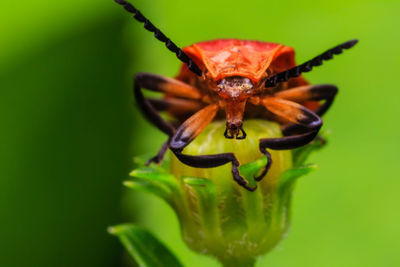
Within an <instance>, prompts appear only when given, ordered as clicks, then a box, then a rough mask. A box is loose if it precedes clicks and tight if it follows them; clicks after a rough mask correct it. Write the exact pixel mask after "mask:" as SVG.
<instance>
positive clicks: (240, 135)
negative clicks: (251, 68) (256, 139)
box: [216, 76, 254, 139]
mask: <svg viewBox="0 0 400 267" xmlns="http://www.w3.org/2000/svg"><path fill="white" fill-rule="evenodd" d="M216 84H217V86H216V92H217V94H218V95H219V96H220V97H221V98H222V99H223V102H224V104H225V113H226V130H225V133H224V135H225V137H226V138H230V139H231V138H236V139H244V138H246V133H245V131H244V130H243V128H242V121H243V113H244V109H245V106H246V102H247V98H248V97H249V96H250V95H251V94H252V92H253V89H254V85H253V83H252V82H251V81H250V79H249V78H245V77H239V76H233V77H226V78H223V79H222V80H220V81H219V82H217V83H216Z"/></svg>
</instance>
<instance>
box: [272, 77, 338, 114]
mask: <svg viewBox="0 0 400 267" xmlns="http://www.w3.org/2000/svg"><path fill="white" fill-rule="evenodd" d="M337 92H338V89H337V87H336V86H334V85H330V84H318V85H305V86H300V87H296V88H293V89H289V90H284V91H280V92H277V93H276V94H275V95H274V97H279V98H283V99H286V100H290V101H294V102H306V101H321V100H325V103H324V104H322V105H321V106H320V107H319V108H318V109H317V110H315V111H314V112H315V113H316V114H317V115H319V116H322V115H323V114H325V112H326V111H327V110H328V109H329V107H330V106H331V105H332V103H333V100H334V99H335V96H336V94H337Z"/></svg>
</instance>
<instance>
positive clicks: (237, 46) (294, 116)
mask: <svg viewBox="0 0 400 267" xmlns="http://www.w3.org/2000/svg"><path fill="white" fill-rule="evenodd" d="M114 1H115V2H117V3H118V4H120V5H122V6H123V7H124V8H125V10H126V11H128V12H130V13H132V14H134V18H135V19H136V20H137V21H139V22H141V23H144V28H145V29H146V30H148V31H150V32H153V33H154V36H155V38H157V39H158V40H159V41H161V42H163V43H165V45H166V47H167V48H168V49H169V50H170V51H171V52H173V53H175V54H176V56H177V58H178V59H179V60H180V61H182V62H183V65H182V67H181V70H180V73H179V74H178V76H177V77H175V79H173V78H168V77H163V76H160V75H156V74H149V73H138V74H136V75H135V78H134V95H135V98H136V102H137V104H138V106H139V108H140V109H141V111H142V112H143V114H144V116H145V117H146V118H147V119H148V120H149V121H150V122H151V123H153V124H154V125H155V126H156V127H157V128H158V129H160V130H161V131H163V132H164V133H166V134H167V135H168V136H169V138H168V140H167V142H165V143H164V144H163V146H162V147H161V149H160V151H159V152H158V154H157V155H156V156H155V157H153V158H152V159H150V160H149V161H148V163H150V162H155V163H159V162H161V161H162V159H163V157H164V154H165V152H166V150H167V149H168V148H169V149H171V150H172V152H173V153H174V154H175V156H176V157H177V158H178V159H179V160H180V161H181V162H183V163H184V164H186V165H189V166H192V167H197V168H213V167H217V166H221V165H224V164H227V163H231V164H232V174H233V178H234V180H235V181H236V182H237V183H238V184H239V185H241V186H243V187H244V188H246V189H247V190H250V191H254V190H255V189H256V187H250V186H249V185H248V182H247V181H246V180H245V179H244V178H243V177H242V176H241V175H240V173H239V170H238V167H239V165H240V164H239V161H238V160H237V159H236V157H235V155H234V154H233V153H222V154H215V155H201V156H194V155H187V154H183V153H182V151H183V149H184V148H185V147H186V146H187V145H188V144H189V143H190V142H191V141H192V140H193V139H195V138H196V136H198V135H199V134H200V133H201V131H202V130H203V129H204V128H205V127H206V126H207V125H208V124H209V123H210V122H211V121H212V120H213V119H214V118H216V117H217V113H218V111H220V110H225V115H226V130H225V132H224V136H225V137H226V138H235V139H244V138H246V132H245V131H244V129H243V126H242V121H243V115H244V112H245V109H246V117H255V118H265V119H268V120H273V121H277V122H278V123H280V124H281V127H282V134H283V137H280V138H265V139H260V145H259V149H260V151H261V153H262V154H264V155H265V156H266V157H267V159H268V162H267V164H266V166H265V167H264V168H263V170H262V172H261V174H260V175H259V176H257V177H255V180H256V181H260V180H261V179H262V178H263V177H264V176H265V175H266V174H267V172H268V169H269V167H270V166H271V163H272V160H271V155H270V153H269V152H268V150H267V149H272V150H284V149H294V148H298V147H301V146H304V145H306V144H308V143H309V142H311V141H312V140H313V139H314V138H315V137H316V136H317V134H318V132H319V129H320V128H321V126H322V120H321V118H320V117H321V116H322V115H323V114H324V113H325V112H326V111H327V110H328V109H329V107H330V106H331V104H332V102H333V100H334V97H335V95H336V93H337V87H336V86H334V85H327V84H321V85H311V84H309V83H308V82H307V81H306V80H305V79H304V78H303V77H302V76H301V73H303V72H308V71H311V69H312V68H313V67H315V66H319V65H321V64H322V62H323V61H325V60H329V59H331V58H332V57H333V55H337V54H341V53H342V52H343V49H349V48H351V47H353V46H354V45H355V44H356V43H357V42H358V40H350V41H348V42H345V43H343V44H340V45H337V46H335V47H333V48H331V49H329V50H327V51H326V52H324V53H322V54H320V55H318V56H316V57H314V58H313V59H311V60H309V61H307V62H305V63H303V64H301V65H296V63H295V60H294V50H293V49H292V48H291V47H288V46H284V45H281V44H276V43H267V42H260V41H247V40H237V39H218V40H214V41H206V42H199V43H196V44H193V45H191V46H188V47H185V48H183V49H180V48H179V47H178V46H176V45H175V43H173V42H172V41H171V40H170V39H169V38H167V37H166V36H165V35H164V34H163V33H162V32H161V31H160V30H159V29H158V28H156V27H155V26H154V25H153V24H152V23H151V22H150V21H149V20H148V19H147V18H146V17H144V16H143V15H142V14H141V13H140V11H139V10H137V9H136V8H135V7H134V6H133V5H132V4H130V3H128V2H127V1H125V0H114ZM142 88H143V89H147V90H151V91H156V92H162V93H164V98H163V99H148V98H145V97H144V95H143V93H142V91H141V90H142ZM321 101H323V103H321ZM160 111H167V112H169V113H170V114H171V115H172V116H173V117H175V118H176V119H177V120H178V121H179V122H180V125H179V126H178V127H175V126H174V125H173V124H171V123H170V122H167V121H165V120H164V119H163V118H162V117H161V116H160V115H159V112H160ZM221 134H222V133H221Z"/></svg>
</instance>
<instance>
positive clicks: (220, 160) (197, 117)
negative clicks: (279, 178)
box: [170, 104, 256, 191]
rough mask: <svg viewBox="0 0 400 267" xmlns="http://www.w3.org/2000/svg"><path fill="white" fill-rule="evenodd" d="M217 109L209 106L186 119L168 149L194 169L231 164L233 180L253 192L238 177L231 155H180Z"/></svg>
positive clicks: (236, 161) (236, 167) (232, 155)
mask: <svg viewBox="0 0 400 267" xmlns="http://www.w3.org/2000/svg"><path fill="white" fill-rule="evenodd" d="M218 109H219V106H218V105H217V104H211V105H208V106H206V107H205V108H203V109H201V110H200V111H198V112H197V113H195V114H194V115H192V116H191V117H190V118H188V119H187V120H186V121H185V122H184V123H182V125H181V126H180V127H179V128H178V129H177V130H176V132H175V134H174V136H173V137H172V139H171V143H170V149H171V150H172V152H174V154H175V156H176V157H177V158H178V159H179V160H180V161H181V162H182V163H184V164H186V165H189V166H192V167H195V168H214V167H218V166H221V165H224V164H227V163H229V162H231V163H232V174H233V178H234V180H235V181H236V182H237V183H238V184H239V185H241V186H243V187H244V188H246V189H247V190H250V191H254V190H255V189H256V187H249V186H248V185H247V184H248V182H247V181H246V180H245V179H244V178H243V177H242V176H240V174H239V170H238V167H239V165H240V163H239V161H238V160H237V159H236V157H235V155H234V154H233V153H221V154H215V155H201V156H194V155H186V154H182V151H183V149H184V148H185V147H186V146H187V145H189V144H190V142H191V141H193V139H194V138H196V136H198V135H199V134H200V133H201V132H202V131H203V130H204V128H205V127H206V126H207V125H208V124H209V123H210V122H211V121H212V120H213V119H214V117H215V115H216V114H217V111H218Z"/></svg>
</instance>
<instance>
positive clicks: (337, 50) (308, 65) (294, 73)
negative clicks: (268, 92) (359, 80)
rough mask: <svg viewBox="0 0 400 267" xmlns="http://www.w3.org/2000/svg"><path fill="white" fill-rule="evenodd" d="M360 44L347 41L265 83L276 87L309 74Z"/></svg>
mask: <svg viewBox="0 0 400 267" xmlns="http://www.w3.org/2000/svg"><path fill="white" fill-rule="evenodd" d="M357 42H358V40H357V39H354V40H350V41H347V42H345V43H343V44H340V45H338V46H335V47H334V48H331V49H329V50H328V51H326V52H324V53H322V54H321V55H319V56H316V57H315V58H313V59H311V60H309V61H307V62H305V63H303V64H301V65H298V66H296V67H293V68H291V69H288V70H286V71H283V72H280V73H278V74H275V75H274V76H272V77H270V78H268V79H267V80H266V81H265V87H274V86H275V85H276V84H277V83H281V82H286V81H287V80H289V79H290V78H294V77H298V76H300V74H301V73H302V72H309V71H311V70H312V68H313V67H316V66H320V65H322V62H323V61H324V60H329V59H332V58H333V55H339V54H341V53H342V52H343V49H349V48H352V47H353V46H354V45H355V44H356V43H357Z"/></svg>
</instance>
